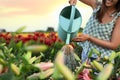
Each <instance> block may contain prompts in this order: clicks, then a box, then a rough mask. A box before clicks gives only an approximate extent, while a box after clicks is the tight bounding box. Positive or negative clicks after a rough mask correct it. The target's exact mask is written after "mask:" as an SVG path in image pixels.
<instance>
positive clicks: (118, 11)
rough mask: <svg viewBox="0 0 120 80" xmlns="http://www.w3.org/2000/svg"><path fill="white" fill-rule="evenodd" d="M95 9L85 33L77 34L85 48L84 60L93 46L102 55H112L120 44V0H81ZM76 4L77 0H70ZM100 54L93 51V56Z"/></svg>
mask: <svg viewBox="0 0 120 80" xmlns="http://www.w3.org/2000/svg"><path fill="white" fill-rule="evenodd" d="M79 1H81V2H83V3H85V4H87V5H89V6H90V7H92V9H93V13H92V15H91V17H90V19H89V20H88V23H87V24H86V27H85V28H84V29H83V34H81V35H80V36H77V37H75V38H74V39H73V41H77V42H79V43H80V45H81V46H82V48H83V51H82V60H83V61H85V60H86V59H87V55H88V53H89V51H90V50H91V49H93V48H95V49H96V50H98V51H99V52H100V53H101V57H104V56H106V55H107V56H110V54H111V53H112V51H114V50H116V49H117V48H118V47H119V45H120V0H102V2H101V4H100V5H98V3H99V2H98V1H100V0H79ZM69 3H70V4H71V5H76V3H77V0H70V1H69ZM97 57H98V56H97V55H96V54H94V53H93V55H92V58H97Z"/></svg>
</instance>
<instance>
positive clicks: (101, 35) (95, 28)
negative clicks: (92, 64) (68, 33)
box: [78, 7, 120, 58]
mask: <svg viewBox="0 0 120 80" xmlns="http://www.w3.org/2000/svg"><path fill="white" fill-rule="evenodd" d="M99 9H100V7H98V8H96V9H95V10H93V13H92V16H91V17H90V18H89V20H88V23H87V24H86V27H85V28H84V29H83V33H84V34H89V35H90V36H94V37H96V38H98V39H102V40H108V41H110V39H111V35H112V31H113V28H114V25H115V21H116V20H117V18H118V17H119V16H120V12H118V13H117V14H116V15H115V17H114V19H113V20H112V21H111V22H108V23H105V24H101V23H99V22H98V20H97V19H96V18H95V17H96V12H97V11H98V10H99ZM78 44H79V45H80V46H82V48H83V51H84V52H82V56H83V57H84V55H88V53H89V51H90V50H91V49H93V48H94V49H96V50H98V51H99V52H100V53H101V57H103V56H105V55H107V56H110V54H111V52H112V51H113V50H111V49H108V48H105V47H101V46H99V45H96V44H94V43H92V42H90V41H85V42H78ZM92 57H94V58H97V57H98V56H97V55H96V54H95V53H93V55H92Z"/></svg>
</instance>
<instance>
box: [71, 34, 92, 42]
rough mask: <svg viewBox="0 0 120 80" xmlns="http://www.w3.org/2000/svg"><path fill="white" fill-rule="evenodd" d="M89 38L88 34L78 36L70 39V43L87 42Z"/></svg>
mask: <svg viewBox="0 0 120 80" xmlns="http://www.w3.org/2000/svg"><path fill="white" fill-rule="evenodd" d="M89 39H90V36H89V35H88V34H80V35H79V36H77V37H75V38H73V39H72V41H75V42H84V41H86V40H89Z"/></svg>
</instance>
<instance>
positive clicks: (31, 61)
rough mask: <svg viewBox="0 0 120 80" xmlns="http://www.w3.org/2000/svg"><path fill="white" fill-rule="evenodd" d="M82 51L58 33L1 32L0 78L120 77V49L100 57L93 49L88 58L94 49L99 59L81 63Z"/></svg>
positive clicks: (73, 79) (62, 79) (65, 79)
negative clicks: (61, 37)
mask: <svg viewBox="0 0 120 80" xmlns="http://www.w3.org/2000/svg"><path fill="white" fill-rule="evenodd" d="M78 35H79V34H78ZM71 45H72V46H71ZM81 51H82V48H81V47H80V46H78V45H77V44H76V43H75V42H74V44H70V45H66V44H65V43H64V42H63V41H62V40H60V38H59V37H58V35H57V33H56V32H50V33H47V32H32V33H23V32H22V30H21V29H20V30H17V31H16V32H6V33H0V80H8V79H9V80H108V79H109V80H113V79H114V80H120V62H119V61H120V52H113V53H112V54H111V56H110V57H108V56H105V57H104V58H101V57H100V56H101V55H100V54H101V53H99V52H98V51H97V50H96V49H93V50H91V52H90V53H89V55H88V59H89V58H90V57H91V55H92V52H94V53H96V54H97V55H98V59H97V60H94V61H92V62H90V63H89V62H87V61H86V62H84V63H81V57H80V53H81ZM69 56H71V58H70V57H69ZM69 58H70V59H69ZM70 60H72V61H70ZM113 60H114V61H115V62H114V63H113ZM65 61H66V63H64V62H65ZM73 61H75V62H73ZM73 63H76V64H73ZM73 65H74V66H73Z"/></svg>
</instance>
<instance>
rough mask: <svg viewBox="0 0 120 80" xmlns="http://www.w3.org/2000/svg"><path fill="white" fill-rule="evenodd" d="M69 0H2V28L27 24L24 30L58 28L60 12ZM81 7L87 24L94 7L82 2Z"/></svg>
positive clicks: (79, 7) (78, 5) (10, 28)
mask: <svg viewBox="0 0 120 80" xmlns="http://www.w3.org/2000/svg"><path fill="white" fill-rule="evenodd" d="M68 5H69V4H68V0H0V29H6V31H15V30H17V29H18V28H19V27H22V26H26V29H25V30H24V31H26V32H31V31H36V30H46V29H47V27H48V26H50V27H54V29H55V30H57V28H58V23H59V14H60V12H61V10H62V9H63V8H64V7H65V6H68ZM76 8H77V9H79V11H80V13H81V15H82V18H83V21H82V27H84V26H85V23H86V21H87V20H88V18H89V16H90V14H91V12H92V9H91V8H90V7H89V6H86V5H84V4H82V3H80V2H78V3H77V5H76Z"/></svg>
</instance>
